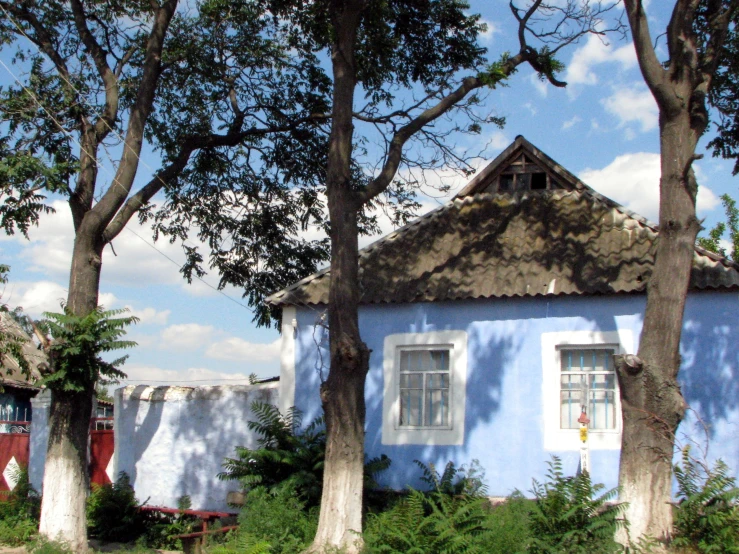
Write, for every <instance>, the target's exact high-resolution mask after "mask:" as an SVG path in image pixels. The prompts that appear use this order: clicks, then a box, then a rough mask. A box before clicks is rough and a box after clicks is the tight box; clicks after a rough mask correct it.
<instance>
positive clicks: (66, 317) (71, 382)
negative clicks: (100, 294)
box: [39, 307, 138, 391]
mask: <svg viewBox="0 0 739 554" xmlns="http://www.w3.org/2000/svg"><path fill="white" fill-rule="evenodd" d="M126 312H127V310H125V309H122V310H107V311H106V310H104V309H103V308H101V307H98V308H96V309H95V310H94V311H92V312H91V313H89V314H88V315H86V316H84V317H79V316H76V315H73V314H72V313H71V312H70V310H69V309H67V308H65V311H64V313H63V314H59V313H45V314H44V315H45V316H46V318H47V319H46V320H45V321H43V322H41V323H40V324H39V328H40V329H41V330H42V331H43V332H44V333H45V334H47V335H50V336H51V342H50V345H49V349H48V355H49V359H50V362H51V373H50V374H49V375H47V376H46V377H44V379H43V380H42V383H43V384H45V385H46V386H47V387H49V388H52V389H58V390H64V391H81V390H85V389H88V388H90V387H92V386H93V385H94V384H95V383H96V382H97V380H98V378H99V377H100V376H102V377H105V378H108V379H114V380H115V379H120V378H122V377H125V376H126V375H125V373H123V372H122V371H120V369H118V367H119V366H120V365H122V364H123V363H124V362H125V360H126V358H127V357H128V356H123V357H120V358H117V359H115V360H113V361H112V362H108V361H105V360H103V359H102V358H101V357H100V354H101V353H106V352H112V351H114V350H120V349H123V348H132V347H134V346H136V343H135V342H133V341H125V340H121V337H123V336H124V335H125V334H126V327H127V326H129V325H131V324H132V323H136V322H137V321H138V318H136V317H134V316H124V317H116V316H119V315H121V314H123V313H126Z"/></svg>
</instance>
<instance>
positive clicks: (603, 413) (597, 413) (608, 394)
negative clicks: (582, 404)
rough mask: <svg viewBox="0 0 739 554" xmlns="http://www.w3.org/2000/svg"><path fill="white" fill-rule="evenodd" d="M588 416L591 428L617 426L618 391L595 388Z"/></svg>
mask: <svg viewBox="0 0 739 554" xmlns="http://www.w3.org/2000/svg"><path fill="white" fill-rule="evenodd" d="M588 404H589V406H588V412H589V415H588V417H589V418H590V425H588V427H590V428H591V429H615V428H616V393H615V391H612V390H610V391H609V390H594V391H591V392H590V402H589V403H588Z"/></svg>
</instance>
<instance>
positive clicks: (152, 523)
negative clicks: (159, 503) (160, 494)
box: [138, 495, 200, 550]
mask: <svg viewBox="0 0 739 554" xmlns="http://www.w3.org/2000/svg"><path fill="white" fill-rule="evenodd" d="M191 507H192V501H191V499H190V497H189V496H188V495H184V496H181V497H180V498H179V499H178V500H177V509H178V510H189V509H190V508H191ZM197 522H198V518H196V517H194V516H189V515H185V514H162V513H159V512H149V513H148V514H147V520H146V530H145V533H144V534H143V536H141V537H140V538H139V541H138V542H139V543H141V544H145V545H146V546H149V547H151V548H162V549H167V550H181V549H182V543H181V541H180V539H178V538H175V537H176V536H177V535H184V534H187V533H192V532H193V531H195V530H198V531H199V530H200V529H199V528H198V529H195V526H196V523H197Z"/></svg>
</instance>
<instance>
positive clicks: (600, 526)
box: [527, 456, 625, 554]
mask: <svg viewBox="0 0 739 554" xmlns="http://www.w3.org/2000/svg"><path fill="white" fill-rule="evenodd" d="M548 465H549V471H548V472H547V480H546V481H545V482H544V483H539V482H538V481H536V480H535V479H534V481H533V488H532V489H531V492H532V493H533V494H534V497H535V502H534V504H533V508H532V511H531V514H530V520H529V521H530V530H531V539H530V543H529V546H528V550H527V552H530V553H532V554H545V553H547V554H549V553H560V552H562V553H565V552H566V553H575V552H578V553H582V554H590V553H596V552H597V553H605V552H617V551H620V546H619V545H618V544H617V543H616V542H615V541H614V540H613V536H614V533H615V532H616V530H617V529H618V528H619V527H620V526H621V525H623V520H621V519H618V516H619V515H620V514H621V513H622V512H623V510H624V508H625V506H624V505H623V504H615V505H614V504H609V503H608V502H609V501H610V500H612V499H614V498H615V497H616V495H617V494H618V489H611V490H610V491H606V492H605V493H602V494H600V495H598V493H600V491H602V490H603V488H604V486H603V485H602V484H593V483H592V482H591V480H590V475H589V474H588V473H587V472H582V473H580V474H578V475H575V476H574V477H565V475H564V472H563V470H562V461H561V460H560V459H559V458H558V457H557V456H552V460H551V461H550V462H548Z"/></svg>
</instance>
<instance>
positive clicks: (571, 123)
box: [562, 115, 582, 131]
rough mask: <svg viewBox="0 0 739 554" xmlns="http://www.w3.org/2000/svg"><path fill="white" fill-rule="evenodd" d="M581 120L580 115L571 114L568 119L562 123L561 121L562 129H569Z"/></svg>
mask: <svg viewBox="0 0 739 554" xmlns="http://www.w3.org/2000/svg"><path fill="white" fill-rule="evenodd" d="M581 121H582V118H580V116H577V115H576V116H573V117H572V119H568V120H567V121H565V122H564V123H562V130H563V131H565V130H567V129H569V128H571V127H573V126H575V125H577V124H578V123H580V122H581Z"/></svg>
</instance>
